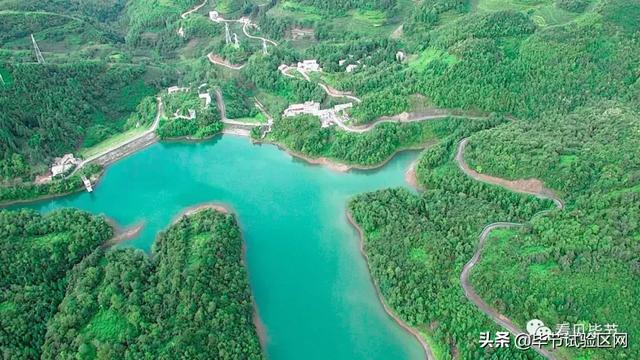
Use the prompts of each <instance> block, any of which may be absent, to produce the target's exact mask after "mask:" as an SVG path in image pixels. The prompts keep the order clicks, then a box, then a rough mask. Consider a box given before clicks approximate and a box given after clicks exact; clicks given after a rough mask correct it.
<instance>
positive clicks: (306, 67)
mask: <svg viewBox="0 0 640 360" xmlns="http://www.w3.org/2000/svg"><path fill="white" fill-rule="evenodd" d="M296 68H297V69H298V71H300V72H321V71H322V67H321V66H320V64H318V61H316V60H303V61H302V62H298V65H297V67H296Z"/></svg>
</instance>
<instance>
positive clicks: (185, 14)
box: [180, 0, 208, 19]
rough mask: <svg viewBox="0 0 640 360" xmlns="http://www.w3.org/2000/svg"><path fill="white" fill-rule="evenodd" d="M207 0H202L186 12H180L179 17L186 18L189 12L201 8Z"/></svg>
mask: <svg viewBox="0 0 640 360" xmlns="http://www.w3.org/2000/svg"><path fill="white" fill-rule="evenodd" d="M207 1H208V0H204V1H203V2H202V4H200V5H197V6H195V7H194V8H193V9H191V10H189V11H186V12H184V13H182V14H181V15H180V17H181V18H183V19H186V18H187V16H189V15H190V14H191V13H194V12H196V11H198V10H200V8H202V7H203V6H205V5H206V4H207Z"/></svg>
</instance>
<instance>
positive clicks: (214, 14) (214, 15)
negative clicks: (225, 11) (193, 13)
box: [209, 11, 221, 22]
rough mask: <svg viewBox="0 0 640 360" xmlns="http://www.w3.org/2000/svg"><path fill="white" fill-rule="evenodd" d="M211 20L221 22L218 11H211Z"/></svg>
mask: <svg viewBox="0 0 640 360" xmlns="http://www.w3.org/2000/svg"><path fill="white" fill-rule="evenodd" d="M209 19H211V21H215V22H220V21H221V20H220V13H219V12H217V11H209Z"/></svg>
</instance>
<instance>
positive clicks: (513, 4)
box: [476, 0, 579, 27]
mask: <svg viewBox="0 0 640 360" xmlns="http://www.w3.org/2000/svg"><path fill="white" fill-rule="evenodd" d="M476 10H478V11H500V10H514V11H525V12H531V19H532V20H533V21H534V22H535V23H536V25H538V26H540V27H545V26H552V25H560V24H565V23H568V22H570V21H572V20H574V19H576V18H577V17H578V16H579V14H576V13H571V12H569V11H566V10H563V9H560V8H558V7H556V6H555V3H554V1H553V0H477V2H476Z"/></svg>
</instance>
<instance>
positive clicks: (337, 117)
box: [283, 101, 353, 127]
mask: <svg viewBox="0 0 640 360" xmlns="http://www.w3.org/2000/svg"><path fill="white" fill-rule="evenodd" d="M351 107H353V103H347V104H339V105H336V106H334V107H333V108H331V109H324V110H321V109H320V103H317V102H313V101H307V102H305V103H304V104H293V105H291V106H289V107H288V108H287V109H286V110H285V111H284V114H283V115H284V117H292V116H297V115H302V114H308V115H313V116H317V117H318V118H320V122H321V123H322V127H329V126H331V125H333V124H340V123H342V122H343V121H345V120H348V118H349V115H348V114H347V112H346V110H347V109H349V108H351Z"/></svg>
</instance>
